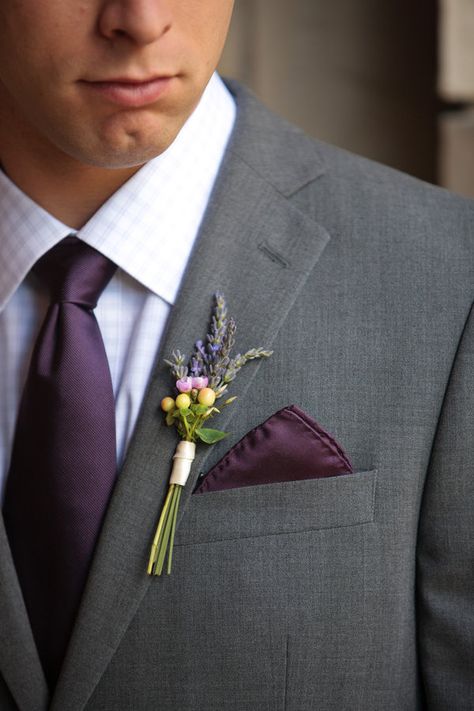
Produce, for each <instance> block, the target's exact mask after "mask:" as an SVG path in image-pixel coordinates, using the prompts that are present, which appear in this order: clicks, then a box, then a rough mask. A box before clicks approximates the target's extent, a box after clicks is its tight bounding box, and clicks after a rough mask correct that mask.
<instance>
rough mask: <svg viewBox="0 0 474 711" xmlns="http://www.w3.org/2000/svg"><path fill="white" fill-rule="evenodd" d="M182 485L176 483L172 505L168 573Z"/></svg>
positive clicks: (168, 571) (169, 571)
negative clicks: (174, 500) (173, 504)
mask: <svg viewBox="0 0 474 711" xmlns="http://www.w3.org/2000/svg"><path fill="white" fill-rule="evenodd" d="M182 489H183V487H182V486H179V485H176V492H177V495H176V503H175V507H174V515H173V525H172V528H171V536H170V546H169V554H168V570H167V571H166V572H167V573H168V575H169V574H170V573H171V560H172V558H173V544H174V534H175V530H176V518H177V515H178V508H179V500H180V498H181V491H182Z"/></svg>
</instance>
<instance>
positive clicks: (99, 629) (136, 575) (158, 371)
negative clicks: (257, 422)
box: [2, 85, 329, 711]
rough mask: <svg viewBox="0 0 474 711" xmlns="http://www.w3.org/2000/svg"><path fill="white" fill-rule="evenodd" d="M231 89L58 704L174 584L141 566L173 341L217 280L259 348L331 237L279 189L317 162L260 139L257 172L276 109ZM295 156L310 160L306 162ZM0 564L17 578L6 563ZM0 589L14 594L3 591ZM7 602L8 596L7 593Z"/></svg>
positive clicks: (162, 465) (245, 383)
mask: <svg viewBox="0 0 474 711" xmlns="http://www.w3.org/2000/svg"><path fill="white" fill-rule="evenodd" d="M234 90H236V88H235V85H234ZM236 91H237V93H238V107H239V114H238V116H239V118H238V122H237V125H236V128H235V131H234V138H233V141H232V145H231V147H230V149H229V150H228V152H227V156H226V160H225V161H224V164H223V168H222V170H221V175H220V179H219V181H218V187H217V188H216V190H215V191H214V194H213V198H212V200H211V203H210V206H209V208H208V211H207V215H206V218H205V220H204V223H203V226H202V229H201V231H200V235H199V238H198V240H197V241H196V245H195V248H194V250H193V253H192V255H191V259H190V262H189V265H188V268H187V271H186V274H185V276H184V279H183V282H182V284H181V287H180V292H179V295H178V298H177V301H176V304H175V306H174V307H173V309H172V313H171V317H170V319H169V321H168V324H167V328H166V331H165V334H164V336H163V339H162V345H161V347H160V352H159V355H158V359H157V365H156V367H155V370H154V373H153V377H152V378H151V381H150V383H149V387H148V390H147V395H146V398H145V401H144V403H143V407H142V411H141V415H140V418H139V421H138V423H137V427H136V430H135V434H134V437H133V439H132V442H131V444H130V447H129V450H128V454H127V458H126V461H125V463H124V466H123V470H122V472H121V474H120V477H119V480H118V482H117V485H116V487H115V490H114V493H113V496H112V499H111V501H110V505H109V508H108V511H107V516H106V519H105V522H104V526H103V529H102V533H101V536H100V539H99V542H98V545H97V549H96V553H95V557H94V561H93V564H92V567H91V571H90V575H89V579H88V583H87V585H86V589H85V591H84V595H83V599H82V602H81V607H80V610H79V614H78V618H77V621H76V625H75V629H74V632H73V635H72V638H71V642H70V645H69V649H68V652H67V655H66V658H65V661H64V665H63V669H62V671H61V675H60V678H59V681H58V685H57V687H56V690H55V693H54V697H53V700H52V703H51V711H62V710H63V709H65V708H67V709H68V711H80V710H82V709H83V708H84V706H85V705H86V704H87V701H88V700H89V699H90V697H91V695H92V694H93V691H94V689H95V687H96V685H97V684H98V682H99V681H100V678H101V676H102V675H103V673H104V671H105V669H106V667H107V665H108V664H109V662H110V660H111V658H112V656H113V655H114V652H115V650H116V649H117V647H118V645H119V643H120V640H121V638H122V636H123V634H124V633H125V631H126V629H127V627H128V625H129V624H130V621H131V619H132V618H133V616H134V614H135V612H136V610H137V608H138V606H139V605H140V602H141V600H142V599H143V597H144V595H145V594H146V592H147V589H148V586H149V585H150V584H152V585H155V586H166V583H167V576H166V575H163V576H162V577H161V578H150V577H149V576H147V574H146V565H147V561H148V554H149V548H150V544H151V539H152V537H153V534H154V529H155V526H156V522H157V516H158V515H159V511H160V508H161V505H162V503H163V500H164V497H165V495H166V491H167V486H168V478H169V474H170V462H171V457H172V455H173V453H174V449H175V446H176V436H175V431H174V428H173V429H171V428H167V427H166V426H165V425H164V421H163V417H162V415H161V412H160V411H159V402H160V400H161V398H162V397H163V396H164V395H165V394H166V393H167V391H168V390H169V389H170V387H171V385H172V383H171V380H170V375H169V369H168V366H166V365H164V364H163V358H165V357H169V355H170V354H171V352H172V350H173V349H175V348H177V347H178V348H181V349H182V350H184V351H185V352H186V353H187V354H188V355H189V352H190V350H191V348H192V347H193V345H194V341H195V340H196V339H197V338H199V337H203V336H204V334H205V333H206V332H207V328H208V320H209V311H210V308H211V305H212V294H213V293H214V292H215V291H218V290H219V291H222V292H223V293H224V294H225V296H226V298H227V302H228V305H229V311H230V313H231V314H232V315H233V316H234V317H235V319H236V322H237V326H238V333H237V346H238V348H239V350H240V351H242V352H243V351H245V350H247V349H248V348H250V347H255V346H264V347H267V348H270V347H271V344H272V341H273V338H274V336H275V334H276V333H277V331H278V329H279V327H280V325H281V323H282V322H283V320H284V319H285V317H286V315H287V314H288V312H289V310H290V308H291V306H292V304H293V302H294V300H295V299H296V297H297V295H298V293H299V292H300V290H301V288H302V286H303V284H304V283H305V281H306V279H307V278H308V276H309V274H310V272H311V271H312V269H313V268H314V265H315V264H316V262H317V260H318V259H319V257H320V255H321V253H322V252H323V250H324V248H325V246H326V244H327V242H328V240H329V236H328V234H327V233H326V232H325V230H324V229H323V228H322V227H320V226H319V225H318V224H317V223H315V222H314V221H313V220H311V219H309V218H308V217H307V216H306V215H304V214H303V213H301V212H300V211H298V209H296V208H295V207H293V206H292V205H291V204H290V202H289V201H288V199H287V197H285V195H284V194H283V195H282V193H285V192H286V193H287V194H290V193H291V192H292V191H294V190H297V189H298V188H299V187H301V186H302V185H303V184H304V182H307V181H308V180H310V179H314V178H315V177H317V174H318V173H319V172H321V171H320V169H319V168H318V169H316V168H314V166H313V168H312V174H311V171H310V169H309V168H308V166H304V170H303V173H302V174H300V175H296V174H291V168H290V169H289V171H286V172H285V170H284V167H283V165H284V163H285V161H284V160H283V159H282V160H281V161H280V165H277V164H275V161H274V160H273V163H272V161H271V159H270V154H272V153H273V154H274V151H275V148H273V147H269V148H268V151H267V152H268V155H264V154H263V153H262V147H261V146H258V150H259V151H260V158H261V164H262V165H265V162H267V169H266V170H267V172H268V173H269V174H270V172H271V169H272V168H273V169H274V170H275V172H276V173H277V178H276V180H274V181H273V182H274V183H279V184H277V185H276V186H275V185H272V184H271V180H270V178H269V177H265V176H264V175H259V173H258V172H257V170H256V169H255V168H254V167H251V165H249V161H248V159H247V154H248V155H252V154H253V153H254V151H253V150H251V146H250V143H251V141H252V135H253V133H255V132H253V129H252V123H255V124H256V125H257V126H260V128H261V129H262V130H263V129H264V128H265V127H264V123H265V119H266V120H267V121H269V120H270V119H269V118H267V116H268V115H267V113H266V112H265V111H264V110H263V109H261V108H259V106H258V104H257V103H256V102H254V101H253V99H251V98H249V97H248V96H247V95H246V94H243V95H242V92H241V90H239V89H237V90H236ZM259 111H260V112H261V116H260V117H259V116H258V115H257V114H258V112H259ZM259 119H260V120H259ZM254 137H255V136H254ZM257 139H258V136H257ZM300 140H301V139H300ZM257 142H258V141H257ZM267 143H268V142H267ZM286 157H287V156H286ZM297 164H298V165H299V166H303V161H297ZM298 170H299V168H298ZM276 188H278V189H276ZM259 367H262V364H261V363H260V362H258V361H257V362H256V363H251V364H249V365H247V366H246V367H245V368H243V370H242V371H241V373H240V374H239V378H238V381H237V387H236V388H235V392H237V393H238V395H239V400H237V402H236V403H234V404H233V405H232V406H230V407H229V408H226V409H225V410H224V411H223V413H222V415H221V416H220V417H219V423H218V424H219V428H222V429H225V428H229V427H230V426H231V420H232V418H233V417H235V416H236V415H237V413H238V411H239V408H240V407H241V406H243V405H242V404H241V403H243V402H244V394H245V392H246V390H247V389H248V387H249V385H250V383H251V381H252V379H253V378H254V377H255V375H256V373H257V371H258V369H259ZM216 425H217V423H216ZM197 451H198V454H197V457H196V461H195V463H194V465H193V470H192V475H191V477H190V481H189V482H188V484H187V486H186V487H185V489H184V491H183V495H182V497H181V504H180V514H179V518H178V526H179V521H180V520H181V518H182V516H183V514H184V513H185V510H186V506H187V504H188V501H189V496H190V493H191V491H192V488H193V485H194V482H195V480H196V478H197V476H198V473H199V471H200V470H202V469H203V467H204V464H205V462H206V459H207V457H208V456H209V454H210V448H206V445H201V446H199V447H198V450H197ZM2 572H4V573H5V575H6V576H9V578H11V577H12V573H11V570H10V571H9V570H6V571H2ZM6 579H8V578H6ZM2 594H3V591H2ZM4 597H5V600H7V598H8V595H5V596H4ZM13 597H14V595H13ZM11 598H12V594H10V599H11ZM2 602H3V601H2ZM9 604H10V605H11V606H12V602H10V603H9ZM12 614H14V616H15V617H16V618H17V620H16V623H15V625H16V627H17V628H20V629H22V630H23V632H22V636H21V638H20V639H19V641H18V645H17V649H18V651H20V650H22V652H23V653H24V649H28V650H29V653H30V657H31V658H32V663H33V667H32V668H33V670H34V671H35V670H36V677H37V678H36V681H35V682H34V683H35V685H36V687H35V688H36V689H37V691H41V693H42V696H41V698H43V699H44V698H45V697H44V693H43V692H44V689H43V687H42V684H41V679H40V678H38V677H39V672H38V661H37V660H36V661H35V660H34V654H33V651H32V648H31V646H32V645H31V643H32V640H31V639H28V634H27V632H28V630H25V629H24V627H25V620H24V617H23V613H21V611H20V613H19V612H18V611H12ZM5 616H6V615H5V614H4V617H5ZM3 664H4V666H3V667H2V671H3V673H4V674H5V678H6V679H7V681H8V683H9V684H10V685H11V687H10V688H12V690H14V689H15V688H17V687H18V679H17V678H16V676H15V673H14V671H12V669H11V666H12V664H11V662H10V665H9V666H8V664H6V662H5V660H4V661H3ZM22 679H24V675H22ZM43 681H44V680H43ZM32 683H33V682H32ZM25 693H26V692H25ZM18 694H19V695H20V691H19V690H18ZM18 698H20V696H18ZM38 698H40V696H38ZM22 703H23V707H24V708H25V709H26V708H28V709H32V708H38V709H40V708H44V704H43V706H41V705H39V702H37V705H36V706H32V705H30V706H27V705H25V703H26V697H25V701H23V700H22ZM23 707H22V708H23Z"/></svg>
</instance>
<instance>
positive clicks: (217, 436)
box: [196, 427, 229, 444]
mask: <svg viewBox="0 0 474 711" xmlns="http://www.w3.org/2000/svg"><path fill="white" fill-rule="evenodd" d="M196 434H197V436H198V437H199V439H200V440H201V441H202V442H205V443H206V444H215V443H216V442H219V441H220V440H221V439H224V437H227V435H228V434H229V433H228V432H221V431H220V430H212V429H210V428H209V427H201V429H199V430H196Z"/></svg>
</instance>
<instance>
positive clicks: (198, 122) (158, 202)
mask: <svg viewBox="0 0 474 711" xmlns="http://www.w3.org/2000/svg"><path fill="white" fill-rule="evenodd" d="M235 113H236V107H235V102H234V100H233V98H232V96H231V95H230V93H229V91H228V90H227V88H226V87H225V85H224V84H223V82H222V81H221V79H220V78H219V77H218V75H217V74H214V75H213V77H212V78H211V81H210V82H209V84H208V86H207V87H206V89H205V91H204V93H203V95H202V97H201V100H200V102H199V104H198V106H197V108H196V109H195V111H194V112H193V114H192V115H191V116H190V118H189V119H188V120H187V122H186V123H185V124H184V126H183V128H182V129H181V131H180V133H179V134H178V136H177V138H176V139H175V141H174V142H173V143H172V145H171V146H170V147H169V148H168V149H167V150H166V151H165V152H164V153H162V154H161V155H159V156H157V157H156V158H154V159H152V160H151V161H149V162H148V163H147V164H146V165H144V166H143V167H142V168H141V169H140V170H139V171H138V172H137V173H135V175H134V176H133V177H132V178H131V179H130V180H128V181H127V182H126V183H125V184H124V185H122V186H121V188H120V189H119V190H118V191H117V192H116V193H114V194H113V195H112V196H111V197H110V198H109V199H108V200H107V201H106V202H105V203H104V205H102V207H101V208H100V209H99V210H98V211H97V212H96V213H95V214H94V215H93V216H92V217H91V218H90V220H89V221H88V222H87V223H86V224H85V225H84V227H82V228H81V229H80V230H79V231H75V230H72V229H70V228H69V227H68V226H67V225H65V224H63V223H62V222H60V221H59V220H57V219H56V218H54V217H53V216H52V215H50V214H49V213H48V212H46V211H45V210H44V209H43V208H42V207H40V206H39V205H38V204H37V203H35V202H34V201H33V200H31V198H29V197H28V196H27V195H25V193H23V192H22V191H21V190H20V189H19V188H18V187H17V186H16V185H15V184H14V183H13V182H12V181H11V180H10V179H9V178H8V177H7V176H6V175H5V174H4V173H2V172H1V171H0V264H2V265H4V268H2V269H1V270H0V310H1V309H2V308H3V307H4V306H5V304H6V303H7V301H8V300H9V298H10V297H11V296H12V294H13V293H14V291H15V290H16V289H17V288H18V286H19V285H20V283H21V282H22V281H23V279H24V278H25V276H26V275H27V274H28V272H29V271H30V269H31V268H32V266H33V265H34V264H35V262H36V261H37V260H38V259H39V258H40V257H41V256H42V255H43V254H45V252H47V251H48V250H49V249H51V248H52V247H53V246H54V245H55V244H56V243H57V242H59V241H60V240H61V239H63V238H64V237H65V236H66V235H68V234H71V233H75V234H77V236H78V237H79V238H80V239H82V240H84V242H87V244H89V245H90V246H92V247H94V248H95V249H97V250H99V251H100V252H102V254H104V255H105V256H107V257H108V258H109V259H111V260H112V261H113V262H115V264H117V265H118V267H120V268H121V269H123V270H124V271H126V272H127V273H128V274H130V276H132V277H134V278H135V279H136V280H138V281H139V282H140V283H141V284H143V285H144V286H145V287H147V288H148V289H150V290H151V291H153V292H154V293H155V294H157V295H159V296H161V297H162V298H163V299H164V300H165V301H167V302H168V303H169V304H173V303H174V300H175V298H176V294H177V292H178V289H179V285H180V282H181V279H182V276H183V274H184V271H185V268H186V264H187V261H188V258H189V255H190V252H191V249H192V247H193V244H194V240H195V238H196V235H197V232H198V230H199V227H200V224H201V221H202V218H203V216H204V212H205V209H206V206H207V203H208V201H209V197H210V194H211V191H212V188H213V186H214V182H215V179H216V177H217V173H218V170H219V167H220V164H221V161H222V158H223V156H224V152H225V148H226V146H227V143H228V140H229V138H230V134H231V132H232V128H233V125H234V121H235Z"/></svg>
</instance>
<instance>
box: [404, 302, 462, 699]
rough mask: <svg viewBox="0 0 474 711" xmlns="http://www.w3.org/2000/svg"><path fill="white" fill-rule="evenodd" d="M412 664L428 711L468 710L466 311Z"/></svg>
mask: <svg viewBox="0 0 474 711" xmlns="http://www.w3.org/2000/svg"><path fill="white" fill-rule="evenodd" d="M417 614H418V642H419V654H420V656H419V659H420V668H421V674H422V679H423V685H424V691H425V697H426V702H427V709H428V710H429V711H451V710H454V709H455V710H456V711H464V710H465V711H467V710H468V709H469V711H472V710H473V709H474V309H473V307H471V311H470V314H469V317H468V319H467V321H466V325H465V327H464V330H463V334H462V338H461V341H460V344H459V347H458V349H457V354H456V358H455V361H454V364H453V368H452V370H451V374H450V379H449V383H448V387H447V390H446V394H445V398H444V402H443V406H442V410H441V415H440V419H439V423H438V428H437V433H436V437H435V441H434V444H433V448H432V453H431V459H430V466H429V471H428V475H427V479H426V483H425V490H424V493H423V498H422V506H421V514H420V526H419V537H418V549H417Z"/></svg>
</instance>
